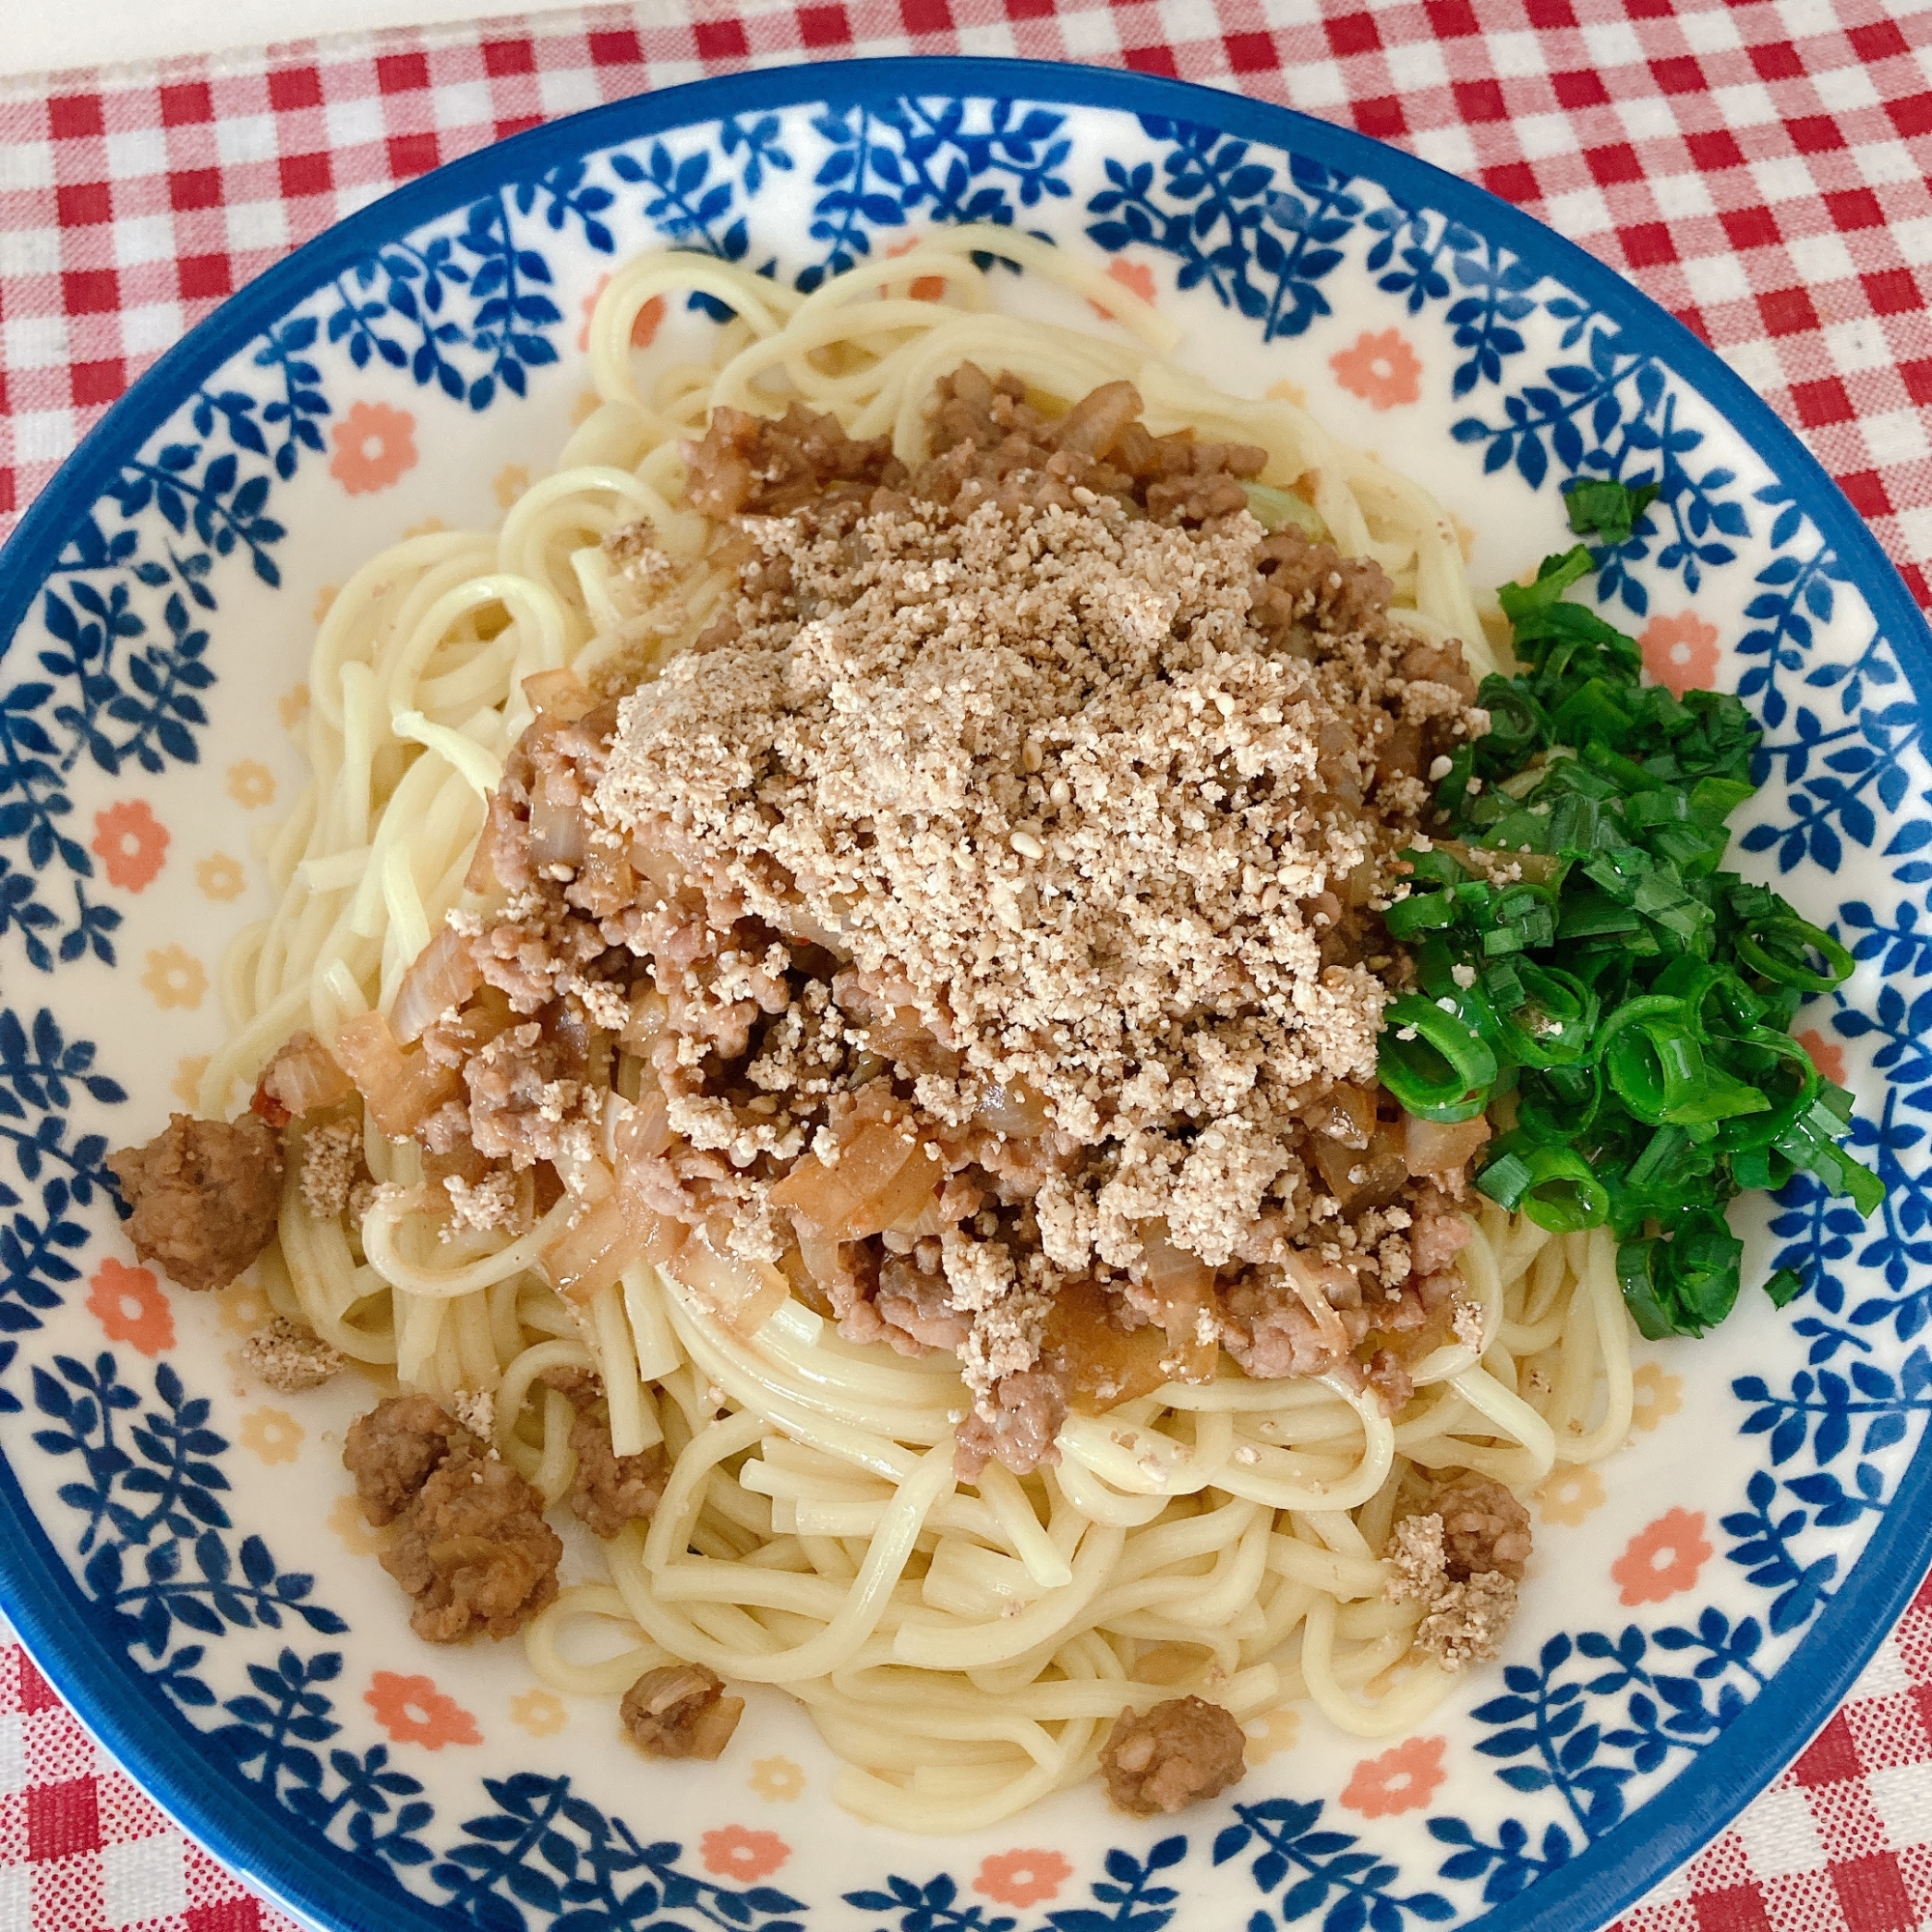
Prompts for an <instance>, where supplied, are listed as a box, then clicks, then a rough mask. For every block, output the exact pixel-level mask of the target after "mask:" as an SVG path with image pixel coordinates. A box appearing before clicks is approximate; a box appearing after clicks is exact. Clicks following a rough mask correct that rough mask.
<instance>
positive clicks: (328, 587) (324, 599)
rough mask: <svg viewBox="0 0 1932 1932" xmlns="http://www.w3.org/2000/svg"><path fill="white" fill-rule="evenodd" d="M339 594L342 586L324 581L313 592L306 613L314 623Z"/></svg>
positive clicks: (322, 616)
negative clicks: (312, 602) (311, 600)
mask: <svg viewBox="0 0 1932 1932" xmlns="http://www.w3.org/2000/svg"><path fill="white" fill-rule="evenodd" d="M341 595H342V586H341V585H340V584H338V583H325V584H324V585H323V586H322V588H321V589H320V590H318V591H317V592H316V593H315V602H314V604H313V605H312V606H310V608H309V613H308V614H309V616H310V617H311V618H312V619H313V620H314V621H315V622H316V623H318V624H319V623H321V622H322V620H323V619H324V618H325V617H327V615H328V607H329V606H330V605H331V604H333V603H334V602H335V600H336V599H337V598H338V597H340V596H341ZM303 689H304V690H306V689H307V687H306V686H304V687H303ZM284 722H286V721H284Z"/></svg>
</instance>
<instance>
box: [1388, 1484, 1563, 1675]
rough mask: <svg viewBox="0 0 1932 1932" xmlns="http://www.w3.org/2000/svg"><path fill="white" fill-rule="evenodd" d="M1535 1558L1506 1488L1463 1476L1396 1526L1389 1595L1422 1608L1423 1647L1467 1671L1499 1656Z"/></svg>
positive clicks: (1525, 1524)
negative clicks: (1520, 1589)
mask: <svg viewBox="0 0 1932 1932" xmlns="http://www.w3.org/2000/svg"><path fill="white" fill-rule="evenodd" d="M1529 1553H1530V1533H1529V1512H1528V1511H1527V1510H1526V1509H1524V1508H1523V1506H1522V1505H1521V1503H1520V1502H1519V1501H1518V1500H1517V1499H1516V1497H1515V1496H1513V1495H1512V1494H1511V1493H1510V1492H1509V1491H1508V1490H1506V1489H1505V1488H1504V1487H1503V1485H1502V1484H1500V1483H1498V1482H1496V1481H1494V1480H1493V1479H1492V1478H1491V1477H1489V1476H1482V1475H1478V1474H1477V1473H1476V1472H1475V1471H1474V1470H1470V1469H1464V1470H1462V1471H1460V1472H1459V1473H1458V1474H1456V1475H1454V1476H1452V1477H1450V1478H1449V1479H1448V1480H1447V1481H1446V1482H1443V1483H1441V1484H1439V1485H1437V1486H1436V1488H1435V1491H1434V1492H1433V1493H1432V1494H1431V1495H1430V1497H1429V1499H1428V1501H1427V1503H1426V1505H1425V1506H1424V1507H1423V1508H1422V1509H1419V1510H1417V1511H1415V1512H1413V1513H1412V1514H1410V1515H1408V1516H1406V1517H1404V1518H1402V1519H1401V1520H1399V1521H1398V1522H1397V1523H1396V1525H1395V1528H1394V1531H1393V1533H1392V1537H1391V1545H1390V1549H1389V1565H1390V1576H1389V1581H1388V1585H1387V1591H1386V1594H1387V1596H1388V1599H1389V1601H1390V1602H1391V1603H1397V1604H1401V1603H1419V1604H1421V1605H1422V1606H1423V1617H1422V1622H1421V1623H1420V1624H1419V1625H1418V1626H1417V1627H1416V1633H1415V1641H1416V1644H1417V1646H1418V1647H1419V1648H1421V1649H1423V1650H1425V1651H1429V1652H1431V1653H1432V1654H1433V1655H1434V1656H1435V1659H1436V1660H1437V1662H1440V1663H1441V1664H1442V1666H1443V1668H1444V1669H1446V1670H1461V1669H1462V1668H1463V1666H1464V1665H1465V1664H1469V1663H1481V1662H1487V1661H1488V1660H1489V1659H1490V1658H1492V1657H1494V1656H1495V1655H1496V1653H1497V1650H1498V1647H1499V1645H1500V1643H1501V1639H1502V1634H1503V1632H1504V1630H1505V1629H1506V1628H1507V1626H1508V1624H1509V1620H1510V1618H1511V1617H1512V1616H1513V1615H1515V1613H1516V1602H1517V1585H1518V1584H1520V1582H1521V1581H1522V1579H1523V1576H1524V1573H1525V1570H1526V1568H1527V1565H1528V1562H1529Z"/></svg>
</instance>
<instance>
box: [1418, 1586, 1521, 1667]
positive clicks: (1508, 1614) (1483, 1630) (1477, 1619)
mask: <svg viewBox="0 0 1932 1932" xmlns="http://www.w3.org/2000/svg"><path fill="white" fill-rule="evenodd" d="M1516 1597H1517V1589H1516V1584H1515V1582H1514V1581H1512V1579H1511V1578H1509V1577H1505V1576H1504V1575H1503V1573H1502V1572H1501V1571H1500V1570H1485V1571H1482V1572H1480V1573H1479V1574H1478V1575H1476V1576H1474V1577H1470V1578H1469V1580H1468V1581H1467V1582H1466V1583H1451V1584H1449V1585H1448V1587H1447V1588H1446V1589H1444V1590H1443V1591H1442V1593H1441V1595H1440V1596H1439V1597H1438V1598H1437V1599H1436V1602H1435V1605H1434V1606H1433V1607H1432V1608H1431V1610H1430V1612H1429V1614H1428V1615H1427V1616H1426V1617H1424V1618H1423V1620H1422V1621H1421V1622H1420V1623H1419V1624H1417V1625H1416V1627H1415V1640H1416V1642H1417V1643H1418V1644H1419V1645H1420V1646H1421V1647H1422V1648H1423V1649H1424V1650H1426V1651H1428V1652H1430V1653H1431V1654H1432V1655H1433V1656H1434V1657H1435V1660H1436V1662H1439V1663H1440V1664H1441V1665H1442V1667H1443V1669H1444V1670H1461V1669H1462V1668H1463V1666H1464V1665H1465V1664H1469V1663H1487V1662H1489V1661H1490V1659H1491V1658H1492V1657H1494V1656H1495V1655H1496V1654H1497V1653H1498V1652H1499V1651H1500V1650H1501V1648H1502V1638H1503V1633H1504V1632H1505V1631H1506V1630H1508V1628H1509V1622H1510V1619H1511V1618H1512V1617H1513V1616H1515V1615H1516Z"/></svg>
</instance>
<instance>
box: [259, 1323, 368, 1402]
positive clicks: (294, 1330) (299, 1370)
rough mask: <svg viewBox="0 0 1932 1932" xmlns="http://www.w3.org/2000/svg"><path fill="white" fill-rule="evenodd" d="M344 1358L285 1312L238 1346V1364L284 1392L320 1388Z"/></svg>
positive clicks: (295, 1392)
mask: <svg viewBox="0 0 1932 1932" xmlns="http://www.w3.org/2000/svg"><path fill="white" fill-rule="evenodd" d="M344 1359H345V1357H344V1356H343V1353H342V1351H341V1350H339V1349H332V1348H330V1347H329V1345H328V1344H327V1342H325V1341H324V1340H323V1339H322V1337H321V1336H320V1335H316V1334H312V1333H311V1332H310V1331H309V1330H308V1329H306V1328H304V1327H302V1326H301V1325H300V1324H299V1323H298V1322H295V1321H290V1320H289V1318H288V1317H287V1316H286V1315H277V1316H274V1317H272V1318H271V1319H270V1321H265V1322H263V1323H262V1325H261V1326H260V1327H259V1328H257V1329H256V1330H255V1332H254V1333H253V1334H252V1335H250V1336H249V1337H248V1339H247V1340H246V1341H245V1342H243V1343H242V1345H241V1363H242V1366H243V1367H244V1368H246V1369H247V1370H249V1372H250V1373H251V1374H253V1375H256V1376H259V1377H260V1378H262V1380H263V1381H265V1382H267V1383H268V1385H269V1386H270V1388H271V1389H279V1390H280V1391H281V1392H282V1393H283V1394H284V1395H298V1394H299V1393H300V1392H301V1391H302V1390H303V1389H312V1388H320V1387H321V1386H322V1384H323V1383H324V1382H326V1381H327V1379H328V1378H329V1377H330V1376H332V1375H334V1374H335V1372H336V1371H337V1370H338V1369H340V1368H341V1367H342V1364H343V1361H344Z"/></svg>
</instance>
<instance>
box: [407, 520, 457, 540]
mask: <svg viewBox="0 0 1932 1932" xmlns="http://www.w3.org/2000/svg"><path fill="white" fill-rule="evenodd" d="M448 527H449V526H448V525H447V524H445V523H444V522H443V521H442V519H441V518H440V517H425V518H424V519H423V520H422V522H421V523H419V524H412V525H410V526H409V527H408V528H407V529H406V530H404V532H403V534H404V535H405V536H406V537H433V536H438V535H440V534H441V532H442V531H444V530H446V529H447V528H448Z"/></svg>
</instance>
